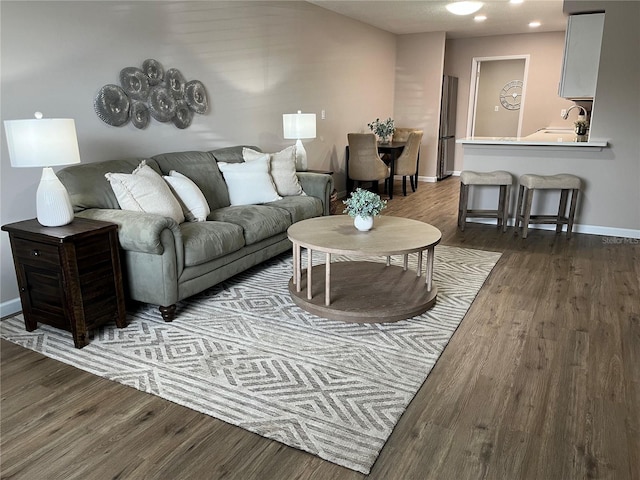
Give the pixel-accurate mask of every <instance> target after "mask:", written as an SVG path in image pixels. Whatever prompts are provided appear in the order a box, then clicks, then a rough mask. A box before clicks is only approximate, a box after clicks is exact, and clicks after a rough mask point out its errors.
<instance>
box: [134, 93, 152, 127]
mask: <svg viewBox="0 0 640 480" xmlns="http://www.w3.org/2000/svg"><path fill="white" fill-rule="evenodd" d="M129 116H130V117H131V123H133V126H134V127H136V128H140V129H142V128H147V126H148V125H149V121H150V120H151V116H150V114H149V109H148V108H147V106H146V105H145V104H144V102H140V101H138V100H133V101H132V102H131V107H130V108H129Z"/></svg>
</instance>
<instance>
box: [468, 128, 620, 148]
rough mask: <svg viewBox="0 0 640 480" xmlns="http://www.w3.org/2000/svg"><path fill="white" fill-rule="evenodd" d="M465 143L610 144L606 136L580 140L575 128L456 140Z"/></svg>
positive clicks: (579, 146) (574, 146)
mask: <svg viewBox="0 0 640 480" xmlns="http://www.w3.org/2000/svg"><path fill="white" fill-rule="evenodd" d="M456 143H461V144H463V145H492V146H495V145H510V146H523V147H560V148H594V147H595V148H600V149H602V148H603V147H606V146H607V145H608V140H607V139H606V138H588V140H587V141H584V140H581V141H578V139H577V136H576V134H575V133H574V132H573V130H568V129H567V130H565V129H557V128H544V129H541V130H538V131H537V132H535V133H532V134H531V135H527V136H526V137H468V138H461V139H458V140H456Z"/></svg>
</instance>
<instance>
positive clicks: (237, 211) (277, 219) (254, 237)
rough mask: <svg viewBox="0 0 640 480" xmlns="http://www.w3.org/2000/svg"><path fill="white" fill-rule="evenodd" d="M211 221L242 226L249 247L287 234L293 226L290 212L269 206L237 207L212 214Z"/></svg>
mask: <svg viewBox="0 0 640 480" xmlns="http://www.w3.org/2000/svg"><path fill="white" fill-rule="evenodd" d="M209 220H217V221H220V222H229V223H235V224H236V225H240V226H241V227H242V229H243V233H244V241H245V243H246V244H247V245H251V244H253V243H255V242H259V241H260V240H263V239H265V238H269V237H271V236H272V235H276V234H278V233H282V232H286V231H287V228H289V227H290V226H291V225H292V222H291V216H290V214H289V212H287V211H286V210H284V209H282V208H277V207H272V206H267V205H236V206H231V207H225V208H219V209H218V210H215V211H213V212H211V215H209Z"/></svg>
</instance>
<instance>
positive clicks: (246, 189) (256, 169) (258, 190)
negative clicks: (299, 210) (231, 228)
mask: <svg viewBox="0 0 640 480" xmlns="http://www.w3.org/2000/svg"><path fill="white" fill-rule="evenodd" d="M218 168H219V169H220V171H221V172H222V175H223V176H224V181H225V182H226V183H227V189H228V190H229V200H230V202H231V205H255V204H258V203H266V202H274V201H276V200H282V197H281V196H280V195H278V192H276V188H275V186H274V185H273V181H272V180H271V175H269V156H268V155H264V156H263V158H259V159H256V160H254V161H252V162H241V163H226V162H218Z"/></svg>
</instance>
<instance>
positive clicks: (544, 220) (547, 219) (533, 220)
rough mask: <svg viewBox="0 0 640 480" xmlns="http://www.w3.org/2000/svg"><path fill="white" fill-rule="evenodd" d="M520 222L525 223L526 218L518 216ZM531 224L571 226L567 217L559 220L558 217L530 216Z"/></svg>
mask: <svg viewBox="0 0 640 480" xmlns="http://www.w3.org/2000/svg"><path fill="white" fill-rule="evenodd" d="M518 220H522V221H524V216H522V215H518ZM529 223H561V224H563V225H564V224H569V219H568V218H567V217H560V218H558V216H557V215H529Z"/></svg>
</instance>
